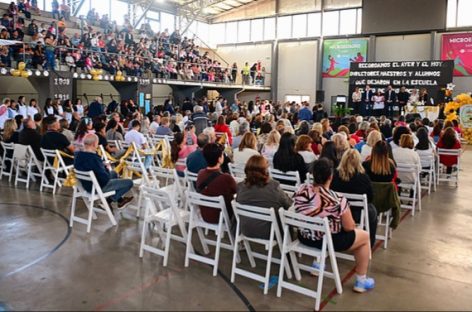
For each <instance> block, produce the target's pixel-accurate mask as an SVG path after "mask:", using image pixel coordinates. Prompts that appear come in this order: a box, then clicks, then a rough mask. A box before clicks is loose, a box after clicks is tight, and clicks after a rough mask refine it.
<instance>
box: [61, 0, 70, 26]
mask: <svg viewBox="0 0 472 312" xmlns="http://www.w3.org/2000/svg"><path fill="white" fill-rule="evenodd" d="M59 12H60V13H61V16H62V17H63V18H64V19H65V20H66V21H68V20H69V19H70V6H68V5H67V3H66V1H65V0H62V3H61V5H60V6H59Z"/></svg>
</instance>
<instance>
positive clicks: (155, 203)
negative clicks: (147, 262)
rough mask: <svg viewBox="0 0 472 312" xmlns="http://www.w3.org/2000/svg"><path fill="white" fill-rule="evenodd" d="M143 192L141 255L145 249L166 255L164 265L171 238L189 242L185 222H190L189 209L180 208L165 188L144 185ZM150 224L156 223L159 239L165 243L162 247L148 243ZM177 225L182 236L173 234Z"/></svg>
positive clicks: (167, 257) (155, 228)
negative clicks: (147, 234)
mask: <svg viewBox="0 0 472 312" xmlns="http://www.w3.org/2000/svg"><path fill="white" fill-rule="evenodd" d="M141 193H142V194H143V198H144V201H145V207H146V209H145V213H144V223H143V230H142V233H141V247H140V249H139V257H140V258H142V257H143V254H144V251H149V252H151V253H154V254H157V255H159V256H162V257H164V262H163V265H164V266H167V262H168V259H169V249H170V240H171V238H172V239H174V240H176V241H179V242H181V243H184V244H185V243H186V242H187V231H186V229H185V222H188V219H189V212H188V210H184V209H179V208H178V206H177V202H176V201H175V200H174V198H172V196H171V195H170V194H169V193H167V192H166V191H164V190H158V189H157V190H156V189H155V188H152V187H147V186H143V187H142V188H141ZM148 225H154V227H153V228H154V230H155V231H156V232H157V234H158V236H159V239H160V240H161V241H162V242H163V243H164V247H163V248H162V249H160V248H157V247H154V246H152V245H150V244H148V243H146V232H147V231H146V229H147V228H148ZM175 226H178V227H179V230H180V233H181V235H180V236H178V235H175V234H172V229H173V228H174V227H175ZM158 243H159V242H158Z"/></svg>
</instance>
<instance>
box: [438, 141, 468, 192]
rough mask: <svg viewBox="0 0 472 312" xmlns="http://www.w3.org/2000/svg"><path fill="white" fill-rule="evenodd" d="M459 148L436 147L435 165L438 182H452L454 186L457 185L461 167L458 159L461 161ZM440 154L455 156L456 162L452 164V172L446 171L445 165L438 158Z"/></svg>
mask: <svg viewBox="0 0 472 312" xmlns="http://www.w3.org/2000/svg"><path fill="white" fill-rule="evenodd" d="M461 154H462V150H461V149H445V148H438V163H437V164H438V166H437V172H438V173H437V177H438V178H437V179H438V183H439V182H441V181H443V182H454V183H455V185H456V187H457V186H459V171H460V169H461V166H460V161H461ZM441 156H451V157H457V164H456V165H454V166H452V172H451V173H450V174H448V173H447V171H446V170H447V167H446V166H444V165H443V164H442V163H441V161H440V159H441Z"/></svg>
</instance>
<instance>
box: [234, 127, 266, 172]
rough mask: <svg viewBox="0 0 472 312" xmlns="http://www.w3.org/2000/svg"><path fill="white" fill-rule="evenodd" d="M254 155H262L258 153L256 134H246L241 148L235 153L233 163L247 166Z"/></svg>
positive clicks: (240, 145)
mask: <svg viewBox="0 0 472 312" xmlns="http://www.w3.org/2000/svg"><path fill="white" fill-rule="evenodd" d="M253 155H260V154H259V152H258V151H257V139H256V136H255V135H254V133H252V132H246V133H245V134H244V136H243V138H242V140H241V143H240V144H239V147H238V148H237V149H235V150H234V151H233V161H234V163H235V164H238V165H243V166H245V165H246V163H247V161H248V160H249V158H251V156H253Z"/></svg>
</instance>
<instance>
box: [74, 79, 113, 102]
mask: <svg viewBox="0 0 472 312" xmlns="http://www.w3.org/2000/svg"><path fill="white" fill-rule="evenodd" d="M84 93H85V94H87V98H88V100H89V101H90V102H91V101H93V99H94V98H95V97H97V96H99V95H102V94H103V102H104V103H109V102H110V101H111V97H110V94H112V95H113V99H114V100H115V101H118V102H119V101H120V94H119V93H118V91H117V90H116V89H115V88H114V87H113V86H112V85H111V83H109V82H108V81H93V80H77V97H78V98H80V99H82V100H85V99H84V96H83V95H84Z"/></svg>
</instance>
